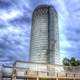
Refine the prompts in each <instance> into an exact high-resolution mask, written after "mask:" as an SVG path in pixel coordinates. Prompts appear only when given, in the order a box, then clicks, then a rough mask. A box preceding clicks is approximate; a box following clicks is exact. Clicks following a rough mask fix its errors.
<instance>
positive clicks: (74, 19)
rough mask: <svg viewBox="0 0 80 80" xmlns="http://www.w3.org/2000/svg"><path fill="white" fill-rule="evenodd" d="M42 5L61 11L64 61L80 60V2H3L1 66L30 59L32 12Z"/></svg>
mask: <svg viewBox="0 0 80 80" xmlns="http://www.w3.org/2000/svg"><path fill="white" fill-rule="evenodd" d="M41 4H48V5H53V6H54V7H55V9H56V10H57V12H58V16H59V36H60V38H59V42H60V58H61V60H62V59H63V58H64V57H69V58H70V57H76V58H78V59H79V58H80V0H0V64H10V63H13V62H15V61H16V60H23V61H27V60H28V56H29V44H30V42H29V41H30V30H31V18H32V12H33V10H34V9H35V8H36V7H37V6H38V5H41Z"/></svg>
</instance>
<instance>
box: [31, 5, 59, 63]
mask: <svg viewBox="0 0 80 80" xmlns="http://www.w3.org/2000/svg"><path fill="white" fill-rule="evenodd" d="M57 27H58V18H57V13H56V11H54V9H53V8H52V7H51V6H39V7H38V8H36V9H35V10H34V12H33V16H32V31H31V46H30V60H31V61H32V62H39V63H55V56H56V53H58V54H59V52H56V51H57V50H58V46H57V47H56V44H57V42H58V34H57V32H56V31H57ZM55 28H56V29H55ZM55 47H56V50H55ZM58 51H59V50H58ZM55 52H56V53H55ZM58 54H57V55H58Z"/></svg>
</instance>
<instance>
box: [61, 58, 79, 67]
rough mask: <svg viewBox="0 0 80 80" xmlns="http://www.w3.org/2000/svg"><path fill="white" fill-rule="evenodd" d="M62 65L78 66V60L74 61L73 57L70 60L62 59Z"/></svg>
mask: <svg viewBox="0 0 80 80" xmlns="http://www.w3.org/2000/svg"><path fill="white" fill-rule="evenodd" d="M63 65H65V66H80V60H76V59H75V58H74V57H72V58H71V59H68V58H64V59H63Z"/></svg>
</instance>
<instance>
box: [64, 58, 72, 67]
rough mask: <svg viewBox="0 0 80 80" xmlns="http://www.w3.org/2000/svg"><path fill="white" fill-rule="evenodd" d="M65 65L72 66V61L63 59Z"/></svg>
mask: <svg viewBox="0 0 80 80" xmlns="http://www.w3.org/2000/svg"><path fill="white" fill-rule="evenodd" d="M63 65H65V66H70V60H69V59H68V58H64V59H63Z"/></svg>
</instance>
